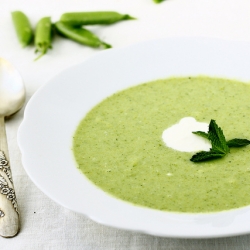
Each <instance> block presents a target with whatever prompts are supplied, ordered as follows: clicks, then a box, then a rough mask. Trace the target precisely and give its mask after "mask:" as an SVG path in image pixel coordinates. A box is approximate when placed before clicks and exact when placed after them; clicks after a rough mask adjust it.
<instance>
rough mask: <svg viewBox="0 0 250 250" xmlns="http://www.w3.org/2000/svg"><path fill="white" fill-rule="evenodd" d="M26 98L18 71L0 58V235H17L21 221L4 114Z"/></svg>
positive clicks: (15, 107) (12, 112) (6, 115)
mask: <svg viewBox="0 0 250 250" xmlns="http://www.w3.org/2000/svg"><path fill="white" fill-rule="evenodd" d="M24 101H25V88H24V84H23V81H22V78H21V76H20V74H19V73H18V71H17V70H16V69H15V68H14V67H13V66H12V65H11V64H10V63H9V62H8V61H6V60H4V59H3V58H0V235H1V236H3V237H13V236H15V235H17V233H18V231H19V228H20V222H19V212H18V206H17V200H16V195H15V190H14V185H13V180H12V175H11V169H10V164H9V152H8V145H7V138H6V132H5V117H8V116H10V115H12V114H14V113H16V112H17V111H18V110H19V109H21V107H22V106H23V104H24Z"/></svg>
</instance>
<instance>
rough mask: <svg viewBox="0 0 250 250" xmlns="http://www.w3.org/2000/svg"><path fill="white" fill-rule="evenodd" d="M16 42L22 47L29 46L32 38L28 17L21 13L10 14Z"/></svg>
mask: <svg viewBox="0 0 250 250" xmlns="http://www.w3.org/2000/svg"><path fill="white" fill-rule="evenodd" d="M11 16H12V20H13V23H14V27H15V30H16V34H17V37H18V40H19V42H20V44H21V45H22V47H26V46H27V45H29V44H30V43H31V41H32V38H33V32H32V28H31V25H30V22H29V19H28V17H27V16H26V15H25V14H24V13H23V12H21V11H13V12H11Z"/></svg>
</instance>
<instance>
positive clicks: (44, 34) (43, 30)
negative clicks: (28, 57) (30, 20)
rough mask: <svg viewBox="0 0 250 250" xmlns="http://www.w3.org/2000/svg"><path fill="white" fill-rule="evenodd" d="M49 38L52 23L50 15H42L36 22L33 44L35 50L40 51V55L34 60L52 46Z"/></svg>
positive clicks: (50, 36) (50, 37)
mask: <svg viewBox="0 0 250 250" xmlns="http://www.w3.org/2000/svg"><path fill="white" fill-rule="evenodd" d="M51 39H52V24H51V20H50V17H43V18H42V19H40V20H39V22H38V23H37V27H36V32H35V46H36V51H35V52H40V55H39V56H38V57H37V58H36V60H37V59H39V58H40V57H41V56H43V55H44V54H46V52H47V50H48V49H49V48H52V46H51Z"/></svg>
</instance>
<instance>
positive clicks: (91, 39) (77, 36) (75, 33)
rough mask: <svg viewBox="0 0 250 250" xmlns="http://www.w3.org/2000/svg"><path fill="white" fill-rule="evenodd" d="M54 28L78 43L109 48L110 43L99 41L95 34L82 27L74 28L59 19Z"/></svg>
mask: <svg viewBox="0 0 250 250" xmlns="http://www.w3.org/2000/svg"><path fill="white" fill-rule="evenodd" d="M55 28H56V30H57V31H58V32H59V33H60V34H62V35H64V36H65V37H67V38H70V39H71V40H74V41H76V42H78V43H81V44H84V45H87V46H90V47H94V48H98V47H101V46H103V47H104V48H106V49H107V48H111V45H109V44H107V43H105V42H103V41H101V40H100V39H99V38H98V37H97V36H96V35H94V34H93V33H92V32H90V31H89V30H87V29H84V28H76V27H72V26H71V25H68V24H65V23H62V22H60V21H58V22H56V23H55Z"/></svg>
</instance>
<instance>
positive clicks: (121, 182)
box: [73, 77, 250, 213]
mask: <svg viewBox="0 0 250 250" xmlns="http://www.w3.org/2000/svg"><path fill="white" fill-rule="evenodd" d="M183 117H194V118H195V119H196V120H197V121H199V122H206V123H209V122H210V120H211V119H214V120H216V122H217V124H218V125H219V126H220V127H221V128H222V129H223V132H224V135H225V137H226V139H227V140H229V139H233V138H247V139H250V120H249V117H250V85H249V84H246V83H242V82H238V81H232V80H227V79H219V78H210V77H185V78H184V77H183V78H169V79H162V80H157V81H153V82H149V83H144V84H141V85H138V86H135V87H131V88H129V89H126V90H123V91H120V92H118V93H116V94H114V95H112V96H110V97H108V98H107V99H105V100H103V101H102V102H101V103H99V104H98V105H97V106H95V107H94V108H93V109H92V110H91V111H90V112H89V113H88V114H87V115H86V117H84V119H83V120H82V121H81V122H80V124H79V126H78V127H77V130H76V132H75V134H74V138H73V151H74V156H75V159H76V162H77V165H78V167H79V169H80V170H81V171H82V172H83V173H84V175H86V176H87V178H89V179H90V180H91V181H92V182H93V183H94V184H95V185H97V186H98V187H100V188H101V189H103V190H104V191H106V192H108V193H109V194H111V195H113V196H115V197H117V198H119V199H122V200H125V201H128V202H131V203H134V204H136V205H140V206H146V207H150V208H154V209H158V210H166V211H176V212H194V213H199V212H215V211H222V210H228V209H233V208H238V207H242V206H246V205H249V204H250V195H249V194H250V146H246V147H243V148H231V149H230V151H231V153H230V154H228V155H227V156H225V157H224V158H222V159H217V160H212V161H207V162H201V163H194V162H191V161H190V158H191V156H192V155H193V154H194V153H193V152H180V151H177V150H174V149H172V148H169V147H167V146H166V145H165V143H164V142H163V140H162V133H163V131H164V130H165V129H166V128H168V127H170V126H172V125H173V124H176V123H178V122H179V121H180V119H182V118H183Z"/></svg>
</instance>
